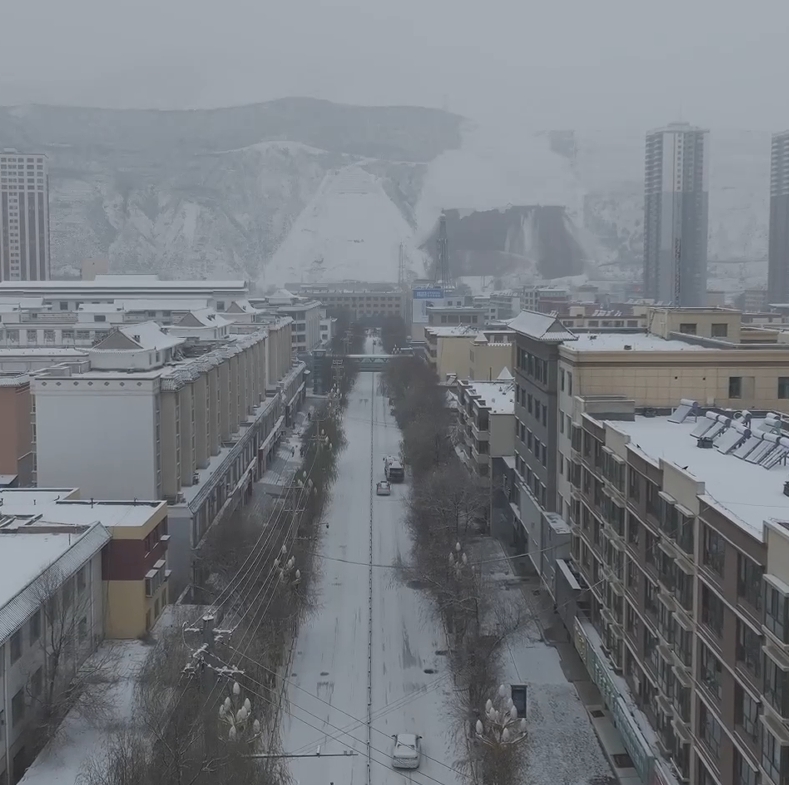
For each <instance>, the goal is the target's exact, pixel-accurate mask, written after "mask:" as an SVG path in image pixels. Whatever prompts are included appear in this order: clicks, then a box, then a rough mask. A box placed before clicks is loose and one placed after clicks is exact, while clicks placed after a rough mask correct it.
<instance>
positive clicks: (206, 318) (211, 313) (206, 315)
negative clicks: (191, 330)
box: [183, 308, 232, 327]
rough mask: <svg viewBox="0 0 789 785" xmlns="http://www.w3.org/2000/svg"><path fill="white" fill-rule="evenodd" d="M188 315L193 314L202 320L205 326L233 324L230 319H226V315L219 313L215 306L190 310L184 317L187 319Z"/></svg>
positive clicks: (198, 319)
mask: <svg viewBox="0 0 789 785" xmlns="http://www.w3.org/2000/svg"><path fill="white" fill-rule="evenodd" d="M188 316H192V317H193V318H194V319H196V320H197V321H198V322H200V324H202V325H203V327H227V326H228V325H229V324H232V322H231V321H230V320H229V319H225V317H224V316H222V315H221V314H218V313H217V312H216V311H215V310H214V309H213V308H200V309H199V310H197V311H190V312H189V313H188V314H185V315H184V317H183V318H184V319H186V318H187V317H188ZM187 326H188V325H187Z"/></svg>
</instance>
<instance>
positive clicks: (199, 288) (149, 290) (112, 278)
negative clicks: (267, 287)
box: [0, 275, 249, 311]
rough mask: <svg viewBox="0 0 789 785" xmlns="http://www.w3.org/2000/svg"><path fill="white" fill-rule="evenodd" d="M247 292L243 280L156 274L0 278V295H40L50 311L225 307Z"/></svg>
mask: <svg viewBox="0 0 789 785" xmlns="http://www.w3.org/2000/svg"><path fill="white" fill-rule="evenodd" d="M248 294H249V285H248V284H247V282H246V281H162V280H160V279H159V276H158V275H97V276H96V277H95V278H94V279H92V280H89V281H43V280H41V281H39V280H28V281H8V280H3V281H0V298H1V299H6V298H20V297H21V298H26V297H34V298H41V299H42V300H43V303H44V305H46V306H49V307H50V308H51V309H52V310H53V311H76V310H77V309H78V307H79V306H80V305H82V304H85V303H90V304H94V305H95V304H99V303H111V302H113V301H115V300H161V299H164V300H167V301H169V302H172V301H173V300H190V299H192V300H194V299H197V300H200V301H202V302H203V306H202V307H208V308H213V309H214V310H216V311H224V310H225V309H226V308H227V307H228V306H229V305H230V303H232V302H233V301H235V300H244V299H246V297H247V295H248Z"/></svg>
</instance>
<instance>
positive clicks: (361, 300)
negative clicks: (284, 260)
mask: <svg viewBox="0 0 789 785" xmlns="http://www.w3.org/2000/svg"><path fill="white" fill-rule="evenodd" d="M285 288H286V289H288V290H289V291H292V292H298V294H300V295H302V296H303V297H309V298H310V299H313V300H318V301H319V302H320V303H321V304H322V305H323V306H324V307H325V308H327V309H329V310H330V311H332V312H333V313H335V314H336V313H337V312H338V311H348V312H349V313H350V315H351V321H362V320H365V319H373V320H374V319H379V320H380V319H384V318H386V317H387V316H400V317H405V313H406V307H405V304H406V301H407V299H408V293H407V292H405V291H403V290H401V289H398V288H397V287H396V286H395V285H394V284H373V283H364V282H361V281H343V282H341V283H339V284H310V285H306V284H301V285H299V284H288V285H287V286H286V287H285Z"/></svg>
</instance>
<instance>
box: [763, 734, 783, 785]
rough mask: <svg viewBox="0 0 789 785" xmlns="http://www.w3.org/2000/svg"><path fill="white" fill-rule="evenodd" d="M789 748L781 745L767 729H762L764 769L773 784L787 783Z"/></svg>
mask: <svg viewBox="0 0 789 785" xmlns="http://www.w3.org/2000/svg"><path fill="white" fill-rule="evenodd" d="M787 750H789V748H787V747H784V746H782V745H781V744H779V742H778V739H776V738H775V736H773V734H772V733H770V731H769V730H768V729H767V728H762V768H763V769H764V770H765V771H766V772H767V775H768V776H769V777H770V779H771V780H772V781H773V782H780V783H781V784H782V785H783V783H785V782H786V776H785V775H786V773H787V769H789V755H787Z"/></svg>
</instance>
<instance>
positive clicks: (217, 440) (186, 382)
mask: <svg viewBox="0 0 789 785" xmlns="http://www.w3.org/2000/svg"><path fill="white" fill-rule="evenodd" d="M289 326H290V325H289V323H287V324H285V325H283V327H284V328H285V329H283V330H281V331H276V330H272V331H271V332H269V331H268V330H259V331H257V332H255V333H249V334H243V335H231V336H228V337H227V338H226V340H225V341H224V342H215V341H210V342H206V343H205V344H203V343H202V342H199V341H186V339H184V338H177V337H174V336H172V335H169V334H167V333H165V332H163V331H162V329H161V328H160V327H159V326H158V325H157V324H155V323H154V322H147V323H142V324H137V325H130V326H125V327H122V328H120V329H119V330H117V331H116V332H114V333H112V334H111V335H109V336H108V337H107V338H106V339H104V340H103V341H101V342H100V343H98V344H97V345H96V346H95V347H92V348H91V349H89V350H88V352H87V354H88V359H87V361H83V362H80V363H70V364H61V365H59V366H56V367H53V368H50V369H47V370H44V371H41V372H40V373H39V374H38V375H36V377H35V379H34V381H33V393H34V396H35V437H36V453H37V478H38V484H39V485H46V486H53V487H72V486H73V487H80V488H81V490H82V493H83V494H84V495H86V496H93V497H95V498H109V499H121V500H127V499H165V500H167V501H168V502H170V503H171V507H170V512H169V522H170V533H171V534H172V536H173V548H172V551H171V552H172V569H173V573H174V575H173V587H174V591H176V592H180V591H181V590H182V589H183V588H184V587H185V586H186V584H187V583H188V582H189V581H190V580H191V566H192V551H193V549H194V548H195V547H196V546H197V545H198V544H199V542H200V540H201V539H202V537H203V536H204V534H205V532H206V531H207V529H208V528H209V526H210V525H211V524H212V523H213V522H214V521H216V520H217V519H218V518H219V517H220V516H222V515H225V514H228V513H229V512H231V511H232V510H233V509H235V507H236V506H237V505H238V504H239V503H240V501H241V500H242V498H243V497H244V494H245V493H246V492H247V490H248V489H249V487H250V486H251V483H252V482H253V481H254V480H255V479H257V478H258V477H259V476H260V475H261V474H262V472H263V471H265V469H266V467H267V465H268V462H269V460H270V459H271V457H272V456H273V454H274V451H275V449H276V445H277V443H278V440H279V439H280V437H281V433H282V431H283V430H284V428H285V427H286V426H287V425H289V424H290V422H291V421H292V417H293V414H294V413H295V411H296V410H297V409H298V408H299V406H300V404H301V402H302V401H303V399H304V395H305V385H304V365H303V364H297V365H295V366H293V367H291V364H290V359H289V358H290V347H287V348H286V347H283V345H282V344H283V340H285V339H289V338H290V334H289ZM272 335H274V336H275V340H273V341H272V345H271V346H269V338H270V337H271V336H272ZM267 349H269V350H270V351H267ZM286 357H287V360H286ZM286 361H287V363H288V365H287V372H286V373H283V374H282V375H281V376H277V377H275V378H271V377H269V376H268V375H267V368H272V369H273V370H274V371H276V372H277V373H281V372H282V371H283V370H285V362H286ZM75 445H79V449H75Z"/></svg>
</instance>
